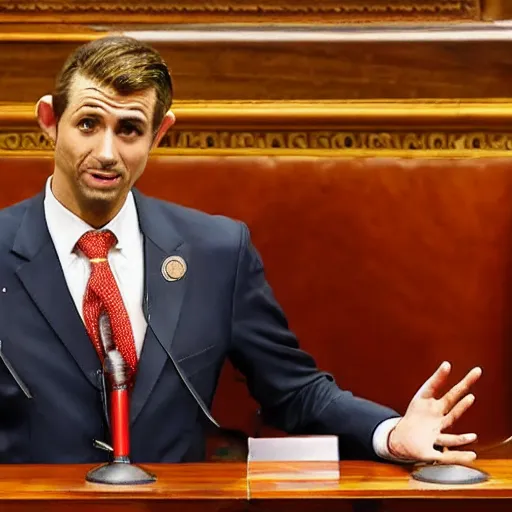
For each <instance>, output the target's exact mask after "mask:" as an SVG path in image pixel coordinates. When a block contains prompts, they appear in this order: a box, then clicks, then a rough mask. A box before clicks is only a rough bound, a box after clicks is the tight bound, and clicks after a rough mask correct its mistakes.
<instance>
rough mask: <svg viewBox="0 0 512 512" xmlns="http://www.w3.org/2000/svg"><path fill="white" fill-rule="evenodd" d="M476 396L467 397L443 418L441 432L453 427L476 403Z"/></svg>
mask: <svg viewBox="0 0 512 512" xmlns="http://www.w3.org/2000/svg"><path fill="white" fill-rule="evenodd" d="M474 401H475V395H472V394H470V395H466V396H465V397H464V398H463V399H462V400H461V401H460V402H459V403H458V404H457V405H456V406H455V407H453V409H452V410H451V411H450V412H449V413H448V414H447V415H446V416H445V417H444V418H443V423H442V425H441V430H445V429H447V428H448V427H451V426H452V425H453V424H454V423H455V422H456V421H457V420H458V419H459V418H460V417H461V416H462V415H463V414H464V413H465V412H466V411H467V410H468V409H469V408H470V407H471V406H472V405H473V403H474Z"/></svg>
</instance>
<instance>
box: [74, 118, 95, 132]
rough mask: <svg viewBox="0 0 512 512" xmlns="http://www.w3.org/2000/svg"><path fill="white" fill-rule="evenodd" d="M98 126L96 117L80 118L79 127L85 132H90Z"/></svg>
mask: <svg viewBox="0 0 512 512" xmlns="http://www.w3.org/2000/svg"><path fill="white" fill-rule="evenodd" d="M95 126H96V121H95V120H94V119H90V118H85V119H82V120H80V122H79V123H78V128H79V129H80V130H82V131H83V132H90V131H91V130H93V129H94V127H95Z"/></svg>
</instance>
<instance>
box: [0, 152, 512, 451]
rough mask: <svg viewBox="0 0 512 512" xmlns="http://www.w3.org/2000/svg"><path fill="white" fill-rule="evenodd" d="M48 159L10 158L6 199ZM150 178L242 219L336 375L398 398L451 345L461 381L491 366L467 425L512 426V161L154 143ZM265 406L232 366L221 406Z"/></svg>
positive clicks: (248, 419) (500, 432) (163, 190)
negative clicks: (175, 149)
mask: <svg viewBox="0 0 512 512" xmlns="http://www.w3.org/2000/svg"><path fill="white" fill-rule="evenodd" d="M51 166H52V162H51V160H42V161H36V160H27V159H20V158H4V159H3V160H2V161H1V167H0V169H1V171H0V172H1V174H0V187H1V188H0V206H5V205H7V204H10V203H12V202H14V201H15V200H19V199H22V198H23V197H26V196H29V195H31V194H33V193H35V192H37V191H38V190H39V189H40V188H41V187H42V185H43V182H44V179H45V177H46V176H47V174H48V172H49V171H50V170H51ZM139 188H140V189H141V190H142V191H144V192H146V193H149V194H151V195H154V196H157V197H161V198H165V199H167V200H171V201H176V202H179V203H181V204H184V205H188V206H192V207H196V208H199V209H203V210H206V211H208V212H212V213H222V214H225V215H229V216H232V217H235V218H238V219H241V220H243V221H245V222H246V223H247V224H248V225H249V227H250V229H251V232H252V235H253V240H254V242H255V244H256V246H257V247H258V248H259V250H260V252H261V254H262V256H263V259H264V261H265V263H266V268H267V275H268V279H269V281H270V283H271V285H272V286H273V288H274V290H275V293H276V296H277V298H278V299H279V301H280V302H281V304H282V306H283V307H284V309H285V311H286V312H287V315H288V318H289V321H290V325H291V327H292V328H293V329H294V330H295V332H296V333H297V334H298V336H299V338H300V340H301V344H302V346H303V347H304V348H305V349H306V350H308V351H310V352H311V353H313V355H314V356H315V357H316V359H317V362H318V364H319V366H320V367H322V368H323V369H325V370H328V371H330V372H332V373H333V374H334V375H335V377H336V378H337V381H338V383H339V385H340V386H342V387H344V388H348V389H351V390H352V391H353V392H354V393H357V394H359V395H362V396H365V397H367V398H370V399H373V400H376V401H379V402H383V403H386V404H388V405H390V406H392V407H395V408H397V409H398V410H399V411H401V412H403V411H404V410H405V407H406V406H407V403H408V401H409V399H410V398H411V397H412V395H413V394H414V393H415V391H416V390H417V387H418V386H419V385H420V384H421V383H422V382H423V381H424V379H425V378H427V377H428V376H429V375H430V374H431V373H432V372H433V371H434V370H435V369H436V367H437V366H438V364H439V363H440V362H441V361H442V360H444V359H447V360H450V361H452V362H453V364H454V372H453V373H454V375H453V379H452V383H453V382H455V379H456V378H459V377H461V376H462V375H463V374H464V373H465V372H466V371H467V370H468V369H469V368H470V367H472V366H473V365H481V366H482V367H483V368H484V377H483V378H482V381H481V383H479V384H478V385H477V387H476V389H475V392H476V394H477V401H476V403H475V405H474V406H473V409H472V410H471V411H470V412H469V413H468V414H467V415H466V416H465V417H464V418H463V420H461V421H460V423H459V424H458V427H457V429H456V430H464V431H477V432H478V433H480V435H481V441H482V442H490V441H497V440H500V439H502V438H504V437H507V436H508V435H510V434H512V418H511V411H512V407H511V405H512V403H511V398H512V397H511V382H510V376H511V368H512V358H511V354H510V352H511V347H512V343H511V341H512V325H511V312H512V168H511V167H510V162H509V161H508V160H500V159H474V160H463V159H419V158H418V159H397V158H390V159H382V158H369V159H348V158H346V159H345V158H324V159H322V158H304V157H302V158H291V157H288V158H286V157H279V158H277V157H276V158H269V157H243V158H241V157H231V158H227V157H165V158H164V157H153V158H152V159H151V161H150V163H149V166H148V169H147V171H146V173H145V174H144V176H143V178H142V179H141V180H140V183H139ZM233 381H234V382H233ZM255 409H256V405H255V404H254V403H253V402H251V401H250V400H249V399H248V396H247V391H246V390H245V387H244V384H243V382H242V381H241V379H240V378H239V377H238V376H237V375H236V374H235V373H234V372H233V371H232V370H231V369H230V368H227V369H226V371H225V373H224V374H223V379H222V383H221V386H220V392H219V395H218V399H217V400H216V404H215V413H216V415H217V417H218V419H219V420H220V421H221V422H222V423H223V424H225V425H226V426H230V427H234V428H243V429H244V430H246V431H249V432H251V433H252V431H253V428H254V410H255Z"/></svg>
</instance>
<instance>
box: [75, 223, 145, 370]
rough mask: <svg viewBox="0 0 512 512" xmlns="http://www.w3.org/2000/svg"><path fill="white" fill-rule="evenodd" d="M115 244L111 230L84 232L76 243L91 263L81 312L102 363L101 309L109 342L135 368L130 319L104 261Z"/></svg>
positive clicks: (135, 359)
mask: <svg viewBox="0 0 512 512" xmlns="http://www.w3.org/2000/svg"><path fill="white" fill-rule="evenodd" d="M116 243H117V238H116V236H115V235H114V233H112V231H108V230H105V231H88V232H87V233H85V234H84V235H82V236H81V237H80V240H78V242H77V246H78V248H79V249H80V250H81V251H82V252H83V253H84V254H85V255H86V256H87V258H89V260H90V262H91V275H90V277H89V282H88V283H87V288H86V290H85V295H84V303H83V313H84V322H85V327H86V329H87V333H88V334H89V337H90V338H91V340H92V342H93V345H94V347H95V348H96V351H97V352H98V355H99V357H100V360H101V361H102V362H103V359H104V349H103V344H102V342H101V338H100V332H99V318H100V313H101V312H102V311H106V312H107V313H108V316H109V319H110V325H111V328H112V338H113V341H114V343H115V345H116V347H117V349H118V350H119V352H120V353H121V355H122V356H123V358H124V360H125V361H126V363H127V364H128V366H129V367H130V369H131V371H132V374H134V373H135V370H136V368H137V352H136V351H135V341H134V339H133V331H132V326H131V323H130V318H129V317H128V313H127V311H126V308H125V306H124V303H123V299H122V297H121V293H120V291H119V288H118V286H117V283H116V280H115V278H114V274H112V270H111V269H110V265H109V264H108V252H109V250H110V249H111V248H112V247H114V245H115V244H116Z"/></svg>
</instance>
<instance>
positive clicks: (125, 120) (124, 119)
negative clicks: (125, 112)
mask: <svg viewBox="0 0 512 512" xmlns="http://www.w3.org/2000/svg"><path fill="white" fill-rule="evenodd" d="M119 123H132V124H137V125H142V126H146V124H147V123H146V120H145V119H142V118H140V117H134V116H126V117H122V116H121V117H120V118H119Z"/></svg>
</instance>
